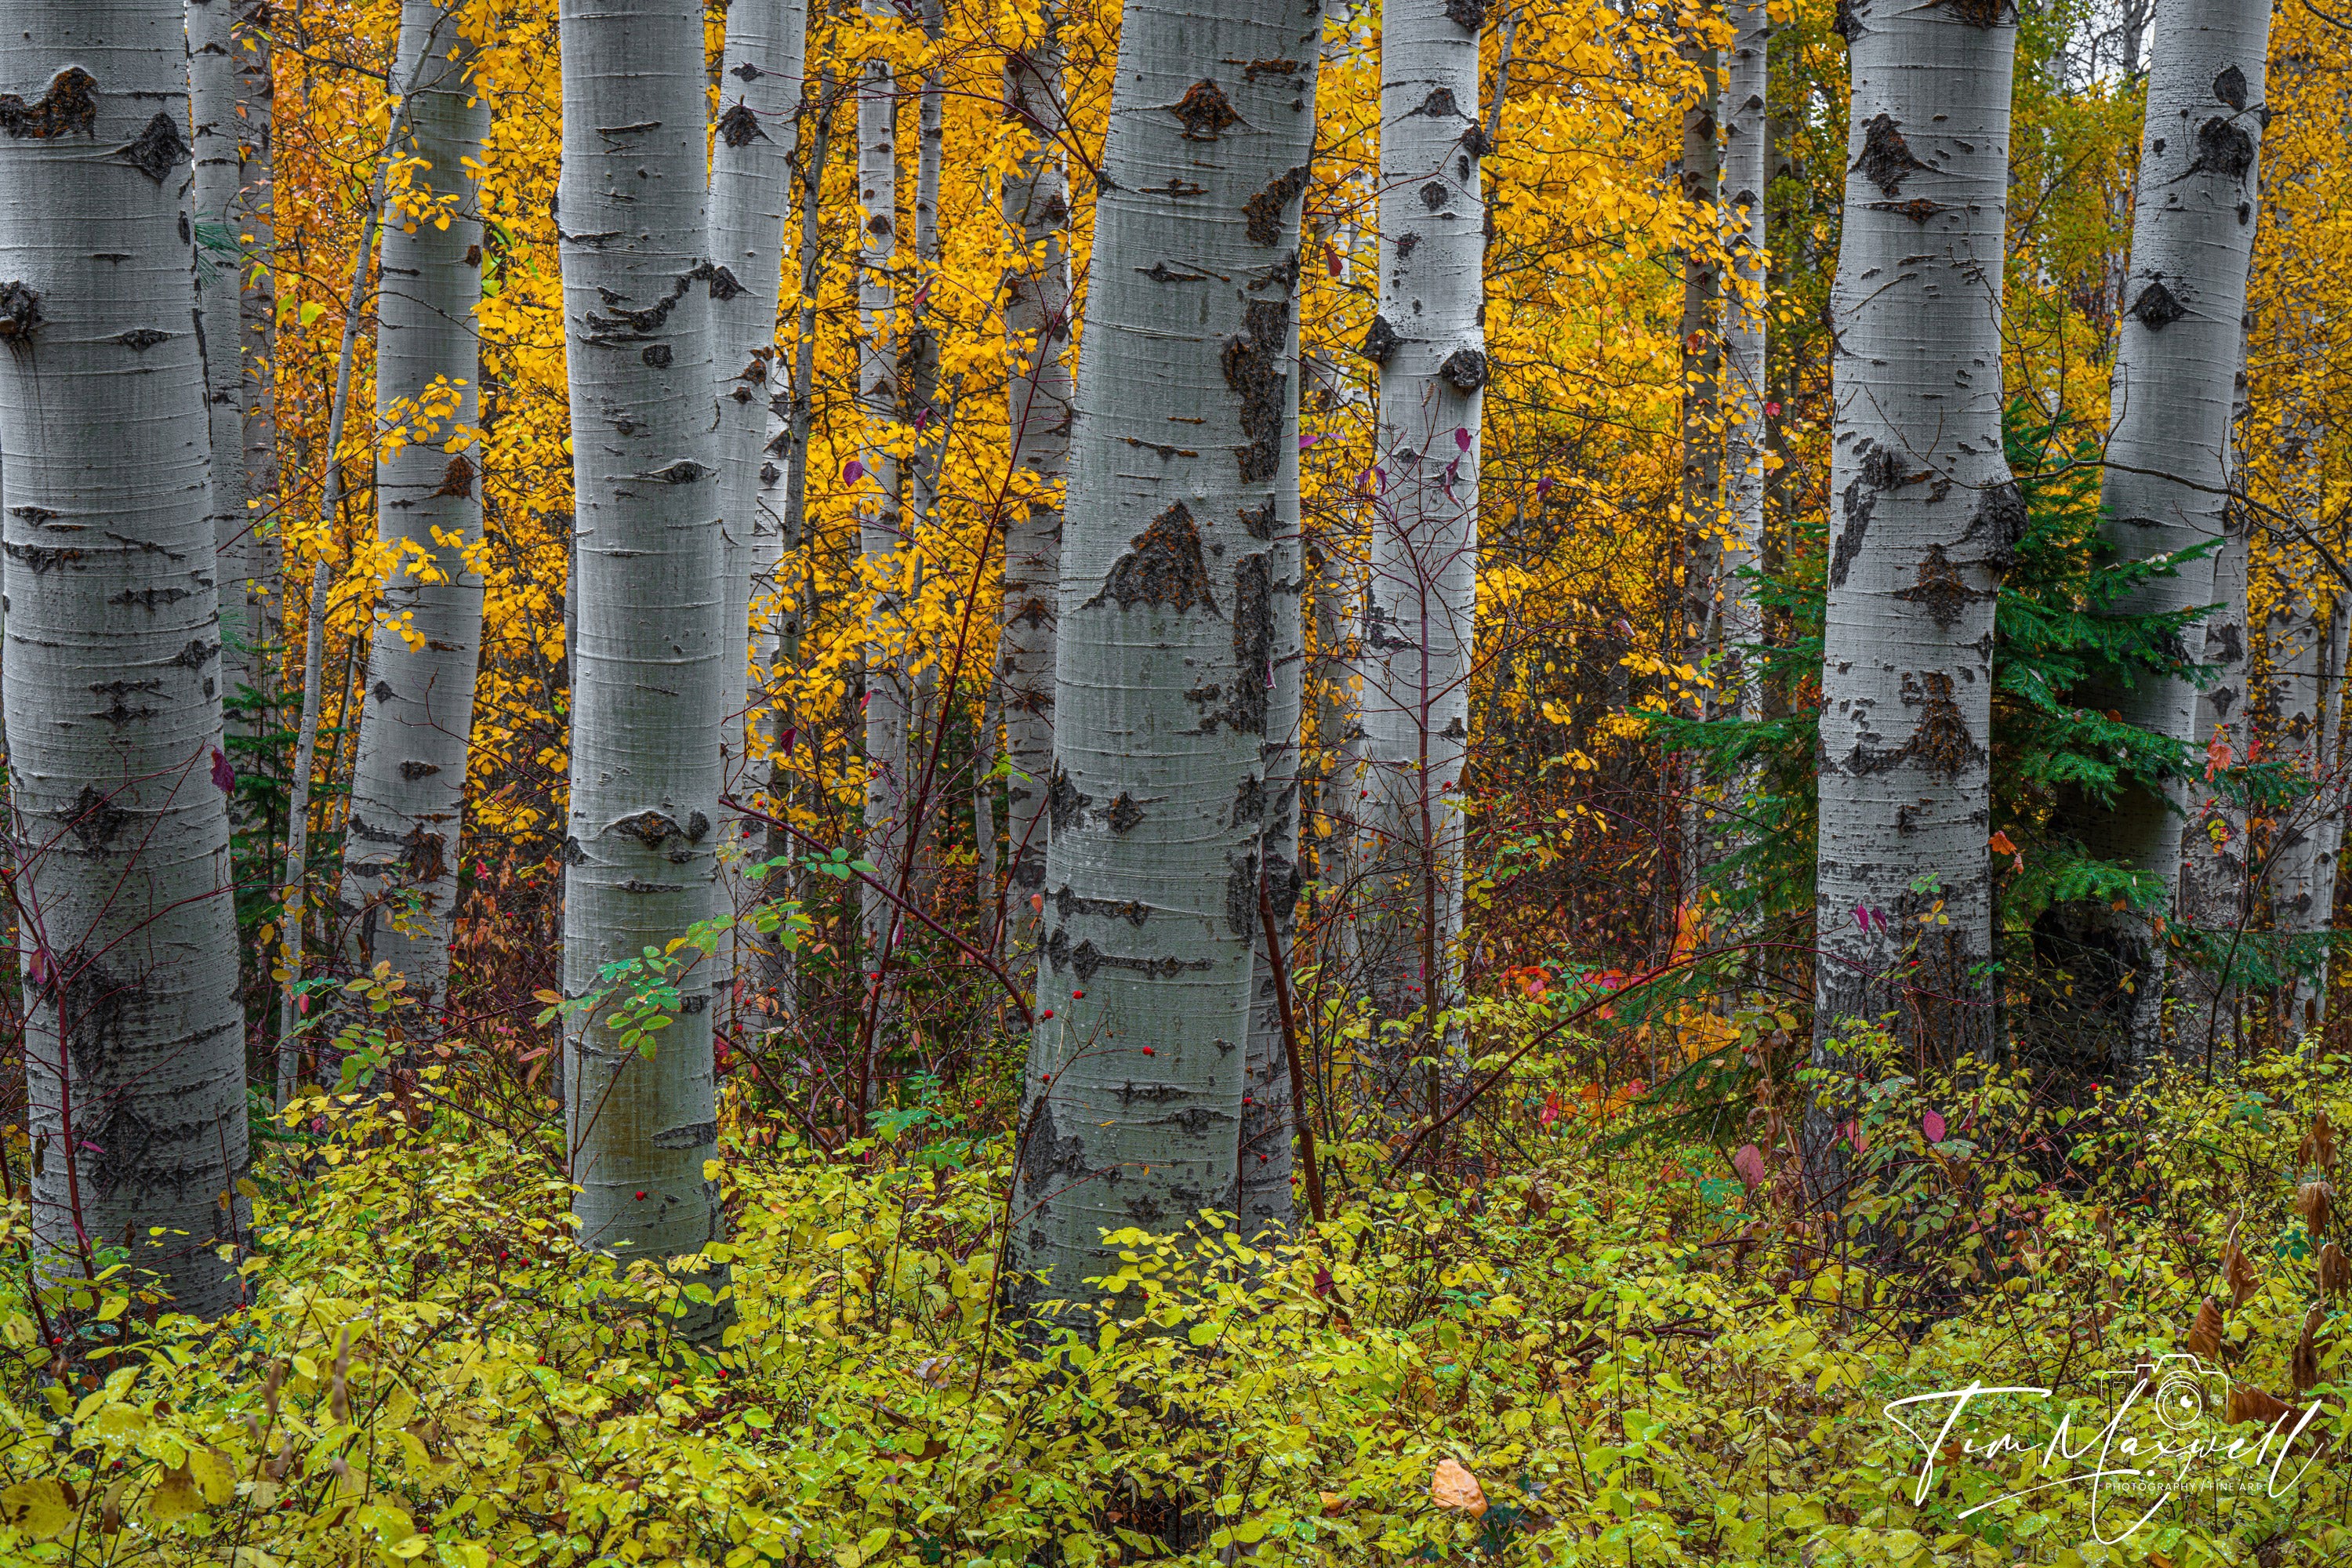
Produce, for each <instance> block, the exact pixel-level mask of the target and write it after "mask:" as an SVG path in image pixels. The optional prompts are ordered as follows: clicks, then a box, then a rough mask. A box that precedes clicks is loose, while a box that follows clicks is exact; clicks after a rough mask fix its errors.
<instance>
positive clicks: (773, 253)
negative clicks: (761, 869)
mask: <svg viewBox="0 0 2352 1568" xmlns="http://www.w3.org/2000/svg"><path fill="white" fill-rule="evenodd" d="M807 18H808V13H807V8H806V5H805V4H804V0H735V3H734V4H733V5H730V6H729V7H728V11H727V43H726V50H725V54H724V56H723V58H722V60H721V65H720V69H719V101H720V103H721V104H722V105H723V107H722V108H721V109H720V110H719V123H718V126H717V132H718V133H717V135H716V136H715V137H714V138H713V139H712V142H711V149H710V256H711V274H710V342H711V367H712V369H713V370H714V371H715V372H716V373H717V378H718V379H717V389H718V390H717V395H718V399H719V430H718V436H717V440H718V448H719V526H720V527H721V528H722V529H723V530H724V531H725V538H726V553H727V567H726V570H727V606H726V616H727V656H726V657H727V669H726V672H725V674H724V677H723V679H722V683H721V687H720V710H719V752H720V760H719V767H720V772H721V779H722V783H723V787H724V788H725V790H726V792H727V793H728V794H730V795H741V794H744V793H748V792H749V791H751V789H752V787H753V783H754V781H753V779H752V776H751V772H750V767H751V757H750V753H749V751H748V750H747V747H746V744H745V742H746V737H747V736H748V735H749V733H750V725H749V718H748V716H749V713H750V710H751V707H752V706H753V701H754V697H755V694H756V693H757V692H759V691H760V690H761V689H762V688H763V687H764V684H765V683H764V682H763V681H760V680H756V679H754V678H753V675H752V665H753V663H754V656H755V654H756V653H760V652H763V651H764V650H761V649H760V648H759V647H758V643H759V639H758V637H755V636H754V635H753V632H752V626H751V606H752V603H753V601H754V599H755V598H756V597H757V596H758V594H759V589H760V585H761V584H762V583H763V582H765V581H767V580H768V579H770V578H771V577H772V575H773V574H774V569H775V556H776V544H777V539H776V534H775V531H774V530H773V529H772V528H770V527H768V526H765V516H766V514H765V513H763V512H762V510H761V506H760V473H761V465H762V464H763V463H764V462H765V460H766V459H765V458H764V456H763V454H762V448H763V447H764V446H765V445H766V442H767V438H768V417H769V416H768V404H769V402H770V400H771V399H772V397H773V396H774V393H773V391H772V385H773V384H774V382H775V381H776V380H777V379H778V378H777V376H776V375H775V359H776V305H777V300H778V296H779V295H780V294H781V293H782V275H783V265H784V218H785V215H786V213H788V212H789V211H790V210H791V207H792V160H793V144H794V142H795V140H796V138H797V136H798V134H799V124H800V121H799V110H800V102H801V79H802V76H803V72H804V71H805V70H806V68H807V53H808V51H807V47H806V39H807ZM722 820H724V821H725V823H726V824H727V832H726V836H725V838H724V840H723V844H722V847H721V850H720V853H719V879H718V884H717V885H718V888H719V903H718V910H717V913H718V914H719V916H720V917H721V918H732V917H735V916H739V915H740V914H742V913H743V912H744V898H745V886H744V879H743V874H742V868H743V865H744V863H745V862H746V861H747V860H748V859H750V858H751V857H752V854H753V851H754V849H755V848H756V847H757V843H758V840H759V838H760V837H761V836H760V835H759V834H758V832H757V829H756V828H755V826H753V825H752V824H751V823H750V822H749V821H748V820H747V819H746V818H744V817H743V816H740V814H738V813H736V812H731V811H730V812H727V813H725V814H724V815H723V818H722ZM722 942H723V945H722V946H721V948H720V950H719V955H718V964H719V968H718V972H717V973H715V974H714V975H713V976H712V984H713V985H714V986H716V987H717V988H718V993H719V1016H718V1018H717V1019H716V1020H715V1023H716V1025H717V1028H718V1032H719V1035H721V1036H722V1037H723V1036H726V1035H729V1034H731V1033H732V1032H733V1029H734V1026H735V1023H736V1005H735V1003H736V994H737V990H738V984H737V983H738V980H739V978H740V975H741V974H742V972H743V968H744V964H745V961H746V959H747V957H748V956H749V943H748V942H747V940H746V938H745V937H744V935H743V934H742V933H741V932H740V931H738V930H736V929H733V928H730V930H729V931H728V932H727V933H726V935H725V937H724V938H723V939H722Z"/></svg>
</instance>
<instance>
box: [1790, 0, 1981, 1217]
mask: <svg viewBox="0 0 2352 1568" xmlns="http://www.w3.org/2000/svg"><path fill="white" fill-rule="evenodd" d="M1846 15H1847V16H1848V18H1849V20H1848V22H1847V26H1846V44H1847V50H1848V58H1849V60H1850V61H1851V65H1852V69H1853V95H1852V99H1851V100H1850V102H1851V114H1850V123H1849V128H1848V131H1847V139H1846V157H1847V173H1846V182H1845V212H1844V220H1843V238H1842V241H1841V250H1840V253H1839V256H1838V269H1837V280H1836V283H1835V285H1834V288H1833V289H1832V296H1831V310H1832V314H1833V317H1834V320H1835V321H1836V323H1837V357H1836V361H1835V374H1836V410H1837V412H1836V429H1835V434H1834V436H1833V437H1832V442H1833V445H1832V459H1831V481H1830V494H1831V498H1832V518H1831V526H1832V539H1831V544H1830V560H1829V607H1828V619H1827V623H1826V640H1825V646H1824V654H1823V659H1822V718H1821V734H1822V738H1821V845H1820V850H1819V864H1818V868H1817V872H1816V877H1817V880H1816V898H1817V900H1818V902H1817V910H1816V916H1815V920H1816V935H1815V938H1814V940H1815V942H1816V943H1817V944H1818V946H1819V948H1820V953H1819V956H1818V958H1817V959H1816V960H1815V998H1816V1007H1815V1019H1816V1022H1815V1026H1814V1040H1813V1062H1814V1065H1815V1066H1817V1067H1821V1068H1828V1069H1832V1070H1834V1071H1838V1072H1841V1073H1842V1072H1844V1071H1846V1070H1848V1069H1849V1068H1850V1067H1851V1064H1852V1059H1853V1058H1852V1057H1851V1054H1850V1050H1849V1041H1850V1039H1851V1037H1852V1035H1853V1031H1854V1030H1855V1029H1856V1028H1857V1027H1860V1026H1869V1025H1877V1024H1885V1025H1886V1026H1889V1027H1890V1028H1891V1029H1892V1030H1893V1032H1894V1035H1895V1038H1896V1039H1897V1040H1898V1041H1900V1042H1901V1043H1902V1044H1903V1045H1905V1046H1906V1047H1910V1048H1912V1049H1914V1050H1916V1051H1918V1052H1921V1053H1926V1054H1931V1055H1934V1056H1937V1057H1944V1058H1949V1057H1953V1056H1957V1055H1958V1054H1959V1053H1961V1052H1963V1051H1969V1050H1981V1049H1983V1048H1984V1047H1988V1046H1989V1045H1990V1042H1991V1039H1992V1033H1993V1031H1992V1016H1993V1014H1992V1005H1991V1004H1992V994H1991V987H1990V977H1989V973H1988V970H1987V967H1986V966H1987V963H1988V961H1989V960H1990V958H1991V956H1992V882H1991V872H1990V861H1989V858H1988V852H1987V850H1986V847H1985V841H1986V837H1987V836H1988V835H1989V834H1990V831H1991V829H1990V822H1989V818H1990V787H1991V774H1990V752H1989V750H1988V742H1989V741H1990V730H1991V724H1992V685H1991V682H1992V669H1991V659H1992V628H1993V603H1994V596H1995V595H1996V594H1997V593H1998V591H1999V587H2000V576H2001V573H2002V572H2003V571H2004V570H2005V569H2006V567H2007V565H2008V562H2009V558H2010V555H2011V550H2012V548H2013V546H2014V544H2015V542H2016V541H2017V540H2018V539H2019V538H2020V537H2021V534H2022V532H2023V528H2024V503H2023V500H2021V497H2020V496H2019V494H2018V491H2017V487H2016V485H2015V484H2014V482H2012V480H2011V476H2010V471H2009V465H2008V462H2007V460H2006V458H2004V457H2003V455H2002V450H2001V436H2000V419H2001V375H2000V321H2001V258H2002V243H2003V224H2004V222H2005V220H2006V216H2007V199H2008V178H2009V136H2010V70H2011V59H2012V58H2013V55H2014V51H2015V47H2016V41H2017V18H2016V14H2015V13H2014V12H2012V11H2010V10H2008V9H2006V8H2004V7H1999V6H1968V5H1933V6H1923V5H1910V4H1907V3H1904V0H1853V5H1851V6H1850V8H1849V9H1848V11H1847V13H1846ZM1842 1103H1843V1095H1842V1093H1841V1092H1840V1091H1839V1089H1837V1088H1836V1086H1833V1085H1828V1086H1823V1087H1822V1088H1821V1089H1819V1091H1818V1092H1817V1096H1816V1099H1815V1100H1814V1103H1813V1105H1812V1106H1811V1110H1809V1112H1808V1114H1807V1117H1806V1120H1805V1124H1804V1155H1805V1161H1806V1169H1807V1172H1808V1174H1809V1176H1810V1177H1811V1180H1812V1181H1813V1182H1814V1184H1815V1190H1816V1193H1817V1194H1818V1195H1819V1196H1820V1198H1821V1199H1822V1201H1825V1202H1829V1201H1834V1200H1835V1197H1836V1190H1837V1188H1838V1186H1839V1184H1840V1182H1841V1180H1842V1173H1843V1155H1842V1152H1841V1151H1842V1145H1837V1144H1836V1143H1835V1141H1836V1140H1837V1138H1838V1136H1839V1135H1838V1131H1837V1127H1838V1123H1839V1121H1841V1120H1842V1119H1843V1116H1844V1115H1845V1114H1846V1112H1845V1111H1844V1110H1843V1109H1842Z"/></svg>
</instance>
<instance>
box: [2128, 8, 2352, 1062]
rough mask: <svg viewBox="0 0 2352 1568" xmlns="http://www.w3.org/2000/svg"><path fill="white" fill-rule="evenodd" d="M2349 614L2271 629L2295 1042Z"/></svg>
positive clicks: (2286, 1006)
mask: <svg viewBox="0 0 2352 1568" xmlns="http://www.w3.org/2000/svg"><path fill="white" fill-rule="evenodd" d="M2158 37H2162V35H2161V34H2160V33H2159V34H2158ZM2346 609H2347V605H2346V604H2345V602H2344V601H2343V600H2342V599H2341V598H2337V599H2336V600H2334V601H2333V602H2332V603H2330V602H2324V601H2319V600H2316V599H2315V596H2314V595H2313V594H2312V593H2311V592H2310V590H2309V589H2308V588H2305V589H2304V590H2303V591H2301V592H2298V593H2296V594H2294V595H2292V596H2291V597H2290V598H2289V600H2288V601H2287V602H2286V603H2285V604H2284V605H2283V606H2282V607H2281V608H2280V610H2279V612H2278V614H2277V615H2276V616H2274V617H2273V621H2272V623H2271V627H2270V635H2269V642H2270V648H2271V671H2272V679H2273V681H2275V682H2276V687H2277V696H2276V724H2277V730H2276V737H2277V743H2276V745H2275V747H2274V748H2273V752H2272V755H2273V758H2274V759H2275V760H2277V761H2281V762H2284V763H2288V764H2289V765H2290V766H2292V767H2293V768H2294V772H2295V773H2296V774H2297V776H2298V777H2299V778H2300V779H2301V780H2302V782H2303V783H2304V784H2305V785H2306V786H2308V787H2309V789H2310V791H2311V793H2310V794H2308V795H2305V796H2304V797H2303V798H2302V799H2300V800H2298V801H2296V802H2295V803H2294V805H2292V806H2291V807H2289V808H2288V809H2287V810H2286V811H2284V812H2283V813H2282V814H2281V816H2280V820H2279V822H2278V825H2277V826H2276V827H2275V828H2274V829H2273V837H2272V841H2271V867H2270V884H2271V929H2272V931H2273V933H2274V934H2275V935H2276V937H2277V938H2278V940H2279V942H2280V943H2281V946H2282V950H2283V956H2284V957H2285V958H2286V959H2288V960H2289V961H2291V962H2301V963H2310V962H2312V961H2314V960H2315V961H2316V962H2315V967H2314V968H2313V969H2312V972H2311V973H2308V974H2301V975H2296V976H2294V978H2293V979H2292V980H2290V981H2288V982H2287V983H2286V984H2284V985H2283V986H2281V987H2280V994H2279V998H2278V1001H2279V1005H2280V1007H2281V1010H2282V1011H2283V1012H2284V1014H2285V1018H2286V1026H2287V1032H2288V1035H2289V1036H2290V1037H2295V1036H2299V1035H2301V1034H2302V1033H2303V1032H2305V1031H2306V1030H2311V1029H2316V1028H2317V1027H2318V1026H2319V1025H2320V1023H2321V1021H2322V1019H2323V1017H2324V1016H2325V1014H2326V1005H2327V959H2326V950H2325V948H2324V947H2323V946H2321V944H2319V943H2317V942H2314V941H2313V940H2312V939H2314V938H2316V937H2319V936H2321V935H2323V934H2324V933H2326V931H2328V930H2329V929H2330V928H2331V926H2332V925H2333V923H2334V920H2335V910H2336V855H2337V851H2338V850H2339V849H2340V848H2341V847H2342V846H2343V840H2344V778H2343V773H2344V745H2343V700H2342V689H2343V684H2344V640H2345V625H2346V614H2345V612H2346ZM2315 950H2316V951H2315Z"/></svg>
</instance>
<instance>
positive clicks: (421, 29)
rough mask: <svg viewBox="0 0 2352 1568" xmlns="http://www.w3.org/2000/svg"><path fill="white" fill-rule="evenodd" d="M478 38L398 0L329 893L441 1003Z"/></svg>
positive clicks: (474, 458)
mask: <svg viewBox="0 0 2352 1568" xmlns="http://www.w3.org/2000/svg"><path fill="white" fill-rule="evenodd" d="M476 49H477V46H476V45H475V44H474V43H473V42H471V41H469V40H467V38H465V37H463V36H462V34H461V33H460V31H459V26H458V20H457V16H456V15H455V14H454V12H452V11H448V10H445V9H443V8H442V6H440V5H436V4H435V3H434V0H406V4H405V5H403V6H402V8H401V18H400V47H399V52H398V63H397V66H396V67H395V72H394V75H395V79H397V80H400V81H404V82H408V83H410V84H412V85H411V86H410V88H409V92H408V102H407V104H406V106H405V107H406V113H405V125H406V135H405V137H404V145H403V146H402V147H401V148H400V150H399V151H400V153H402V154H403V155H404V159H405V160H407V161H408V162H405V163H404V168H405V182H404V188H403V189H401V190H400V191H398V192H395V193H394V194H392V195H391V196H390V197H389V201H390V204H391V210H390V211H389V212H388V213H387V214H386V217H387V219H388V221H387V222H386V223H385V225H384V228H383V254H382V258H381V261H380V263H379V267H380V273H381V278H380V281H379V283H378V285H377V291H376V312H375V314H376V347H375V364H376V374H375V408H376V425H377V428H378V431H379V433H380V435H381V436H382V437H383V440H384V447H383V451H382V453H381V455H380V456H379V457H378V458H377V461H376V541H377V543H378V544H379V546H380V547H382V548H383V551H384V552H386V560H387V562H388V563H389V566H388V572H389V574H388V575H387V577H386V579H385V582H384V585H383V595H382V597H381V598H380V599H379V600H378V602H377V606H376V614H375V621H374V634H373V640H372V641H371V643H370V645H369V649H368V669H367V683H366V686H365V688H364V694H363V700H362V712H361V715H360V720H359V725H360V733H359V747H358V751H357V752H356V754H355V758H354V761H353V763H352V800H351V814H350V816H349V819H348V822H347V826H346V827H345V830H344V835H343V880H342V890H341V897H340V899H339V904H340V910H341V917H342V919H343V921H344V922H345V931H346V940H347V941H348V942H350V944H351V946H350V957H351V960H352V967H353V968H354V969H355V970H357V971H360V972H362V973H364V972H365V971H367V970H369V969H371V968H373V965H374V964H375V963H378V962H379V961H381V962H383V963H388V964H390V965H391V966H392V972H393V973H395V974H399V975H401V976H404V978H405V979H406V980H407V982H408V986H407V994H409V995H410V996H412V997H414V998H415V999H416V1000H417V1001H418V1002H419V1003H420V1004H422V1005H423V1007H424V1009H425V1017H426V1018H427V1019H428V1020H431V1019H434V1018H436V1017H437V1016H438V1015H439V1013H440V1012H441V1010H442V1009H443V1008H444V1007H445V1006H446V1005H447V1001H448V998H447V987H448V974H449V936H450V921H451V917H452V916H453V915H454V913H455V912H456V908H457V847H458V826H459V822H460V818H461V816H462V815H463V813H464V809H465V797H466V772H467V750H468V748H469V746H470V743H471V741H472V737H473V729H474V679H475V675H476V672H477V668H478V663H479V659H480V649H481V638H482V578H481V573H480V571H479V570H478V563H476V562H475V561H474V560H472V559H470V557H472V556H473V555H474V554H475V553H476V552H478V551H479V550H480V548H481V538H482V502H481V493H480V474H479V472H478V457H479V453H478V449H476V448H475V447H474V445H473V442H472V437H471V435H470V432H471V431H472V430H473V429H474V427H475V426H476V425H477V424H478V419H479V412H478V404H479V387H478V382H479V380H480V377H481V368H480V367H481V351H480V345H479V340H478V336H477V333H476V329H475V325H474V307H475V306H476V305H477V304H478V302H479V301H480V300H481V294H482V279H481V259H482V250H481V245H482V217H481V205H480V199H479V195H478V191H477V189H476V174H475V173H474V171H475V169H476V168H478V166H479V163H480V160H481V156H482V142H483V140H484V139H485V138H486V137H487V136H488V134H489V128H490V106H489V100H488V99H487V98H485V97H482V96H480V95H479V94H478V92H477V90H476V87H475V83H474V81H473V79H472V75H471V72H472V68H473V63H474V59H475V56H476Z"/></svg>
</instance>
